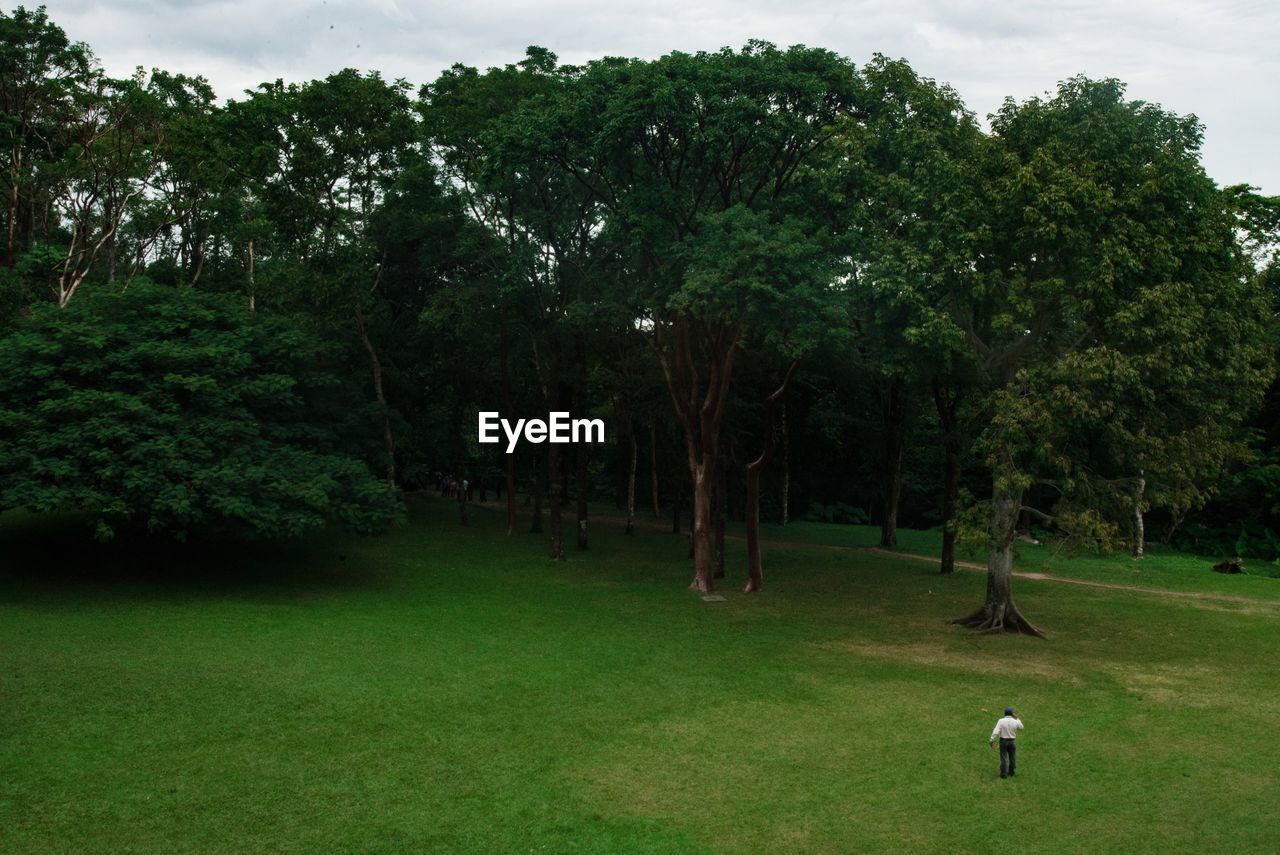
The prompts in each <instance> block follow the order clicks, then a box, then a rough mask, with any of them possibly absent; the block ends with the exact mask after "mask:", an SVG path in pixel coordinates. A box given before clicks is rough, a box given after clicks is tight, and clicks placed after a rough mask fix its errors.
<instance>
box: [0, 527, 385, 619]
mask: <svg viewBox="0 0 1280 855" xmlns="http://www.w3.org/2000/svg"><path fill="white" fill-rule="evenodd" d="M361 548H362V547H361V541H355V540H353V539H352V538H351V537H349V536H347V535H345V534H344V533H342V532H338V531H332V532H330V531H324V532H319V533H315V534H311V535H307V536H304V537H299V538H292V539H288V540H275V541H255V540H237V539H231V538H213V537H205V538H197V539H192V540H189V541H186V542H177V541H173V540H167V539H163V538H156V537H150V536H148V535H146V534H145V533H144V532H140V531H125V532H121V533H119V534H118V535H117V537H116V538H115V539H114V540H112V541H109V542H105V543H104V542H101V541H98V540H96V539H95V538H94V537H93V534H92V531H91V530H90V528H89V526H88V525H87V524H86V522H85V520H84V519H83V518H82V517H80V516H79V515H76V514H58V515H48V516H37V515H33V514H26V513H23V512H10V513H7V514H4V515H3V516H0V555H2V556H3V561H0V596H3V598H4V599H7V600H10V601H13V600H16V599H23V598H24V596H23V595H24V594H26V595H31V596H36V597H39V596H41V595H43V594H49V593H54V592H57V593H58V594H59V595H61V596H66V595H77V594H82V595H84V596H85V597H91V598H95V599H97V598H104V597H106V598H111V597H121V598H125V597H127V598H131V599H133V598H137V597H139V596H153V597H156V598H159V599H173V598H175V597H177V598H187V597H209V598H214V599H253V600H267V601H270V600H278V599H296V598H297V597H298V596H300V595H301V596H306V595H308V594H319V593H325V592H333V591H341V590H360V589H378V588H382V587H385V586H386V584H387V583H388V581H389V580H388V579H387V577H386V575H385V574H383V573H381V572H379V570H378V568H377V564H376V562H369V561H362V560H353V558H354V555H355V554H356V553H358V552H359V551H360V550H361Z"/></svg>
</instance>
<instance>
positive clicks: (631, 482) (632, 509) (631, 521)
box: [627, 423, 636, 534]
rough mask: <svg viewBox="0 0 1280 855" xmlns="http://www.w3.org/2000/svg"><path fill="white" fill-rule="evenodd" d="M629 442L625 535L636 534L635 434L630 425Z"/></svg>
mask: <svg viewBox="0 0 1280 855" xmlns="http://www.w3.org/2000/svg"><path fill="white" fill-rule="evenodd" d="M627 438H628V439H630V440H631V471H630V474H629V475H628V477H627V534H635V533H636V432H635V424H634V423H632V424H631V425H629V426H628V429H627Z"/></svg>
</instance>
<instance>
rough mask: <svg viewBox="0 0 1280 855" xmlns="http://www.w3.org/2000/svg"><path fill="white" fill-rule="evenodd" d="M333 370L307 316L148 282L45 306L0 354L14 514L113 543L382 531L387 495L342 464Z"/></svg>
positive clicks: (6, 480) (7, 495)
mask: <svg viewBox="0 0 1280 855" xmlns="http://www.w3.org/2000/svg"><path fill="white" fill-rule="evenodd" d="M329 357H330V353H329V351H328V350H327V348H326V347H325V346H324V345H323V344H322V343H321V342H320V340H319V339H318V338H317V337H316V336H315V335H314V334H312V333H311V332H308V331H307V329H306V328H305V326H304V325H302V324H301V323H300V322H299V321H298V320H296V319H294V318H289V317H286V316H280V315H275V316H263V315H259V316H256V317H255V316H251V315H249V314H247V313H246V312H245V311H244V309H243V307H242V306H241V305H240V304H239V303H238V302H235V301H233V300H232V299H230V298H229V297H226V296H220V295H213V294H205V293H201V292H198V291H193V290H190V289H186V288H180V289H174V288H168V287H161V286H157V285H153V284H151V283H148V282H145V281H141V280H140V281H138V282H135V283H134V284H133V286H131V287H130V288H129V290H128V291H127V292H125V293H123V294H121V293H112V292H107V291H106V290H105V289H104V290H97V291H90V292H87V293H86V294H85V295H84V296H82V297H81V298H80V299H78V300H76V301H75V302H74V303H72V304H70V305H69V306H67V307H66V308H65V309H63V310H62V311H61V312H59V311H57V310H56V309H55V308H54V307H52V306H44V307H41V308H40V309H39V310H37V311H36V312H35V313H34V314H33V316H31V317H30V318H27V319H24V321H23V323H22V324H21V325H20V326H19V327H18V328H17V329H16V330H15V331H14V332H12V333H11V334H10V335H9V336H7V337H6V338H4V339H3V340H0V402H3V403H2V404H0V508H14V507H23V508H27V509H29V510H32V511H38V512H52V511H66V510H76V511H81V512H84V513H86V514H88V515H89V517H90V518H91V519H92V520H93V521H94V522H95V523H96V525H97V531H98V534H99V536H102V537H109V536H111V535H112V534H113V533H114V532H115V531H116V530H117V529H118V528H120V527H121V526H135V527H143V528H145V529H146V530H147V531H148V532H151V533H156V534H164V535H168V536H172V537H177V538H183V537H185V536H187V535H188V534H191V533H196V532H222V533H229V534H238V535H249V536H254V537H285V536H294V535H298V534H300V533H302V532H304V531H308V530H311V529H316V528H319V527H321V526H323V525H326V524H328V523H331V522H340V523H344V524H346V525H348V526H350V527H351V528H353V529H355V530H358V531H374V530H376V529H378V528H380V527H381V526H382V524H383V523H384V522H385V519H386V496H385V492H384V490H383V488H382V487H381V486H380V485H379V483H378V481H377V479H376V478H374V477H373V476H372V475H371V474H370V472H369V470H368V469H367V467H366V466H365V465H364V463H362V462H360V461H359V460H356V459H353V458H351V457H349V456H347V455H346V454H345V453H344V450H343V442H342V433H341V431H340V429H339V426H341V425H342V424H343V423H344V421H345V419H344V417H343V415H342V413H343V412H344V410H345V409H346V408H347V407H348V401H347V400H346V399H345V398H344V396H343V394H342V388H341V387H340V386H338V385H337V384H336V382H335V379H334V377H333V376H332V374H330V373H329V372H328V371H327V370H326V368H325V366H326V364H327V363H328V362H329Z"/></svg>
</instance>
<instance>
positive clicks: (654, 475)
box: [649, 422, 662, 519]
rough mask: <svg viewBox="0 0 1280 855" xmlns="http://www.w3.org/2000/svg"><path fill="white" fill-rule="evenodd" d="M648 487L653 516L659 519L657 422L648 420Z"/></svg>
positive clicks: (660, 509) (660, 508)
mask: <svg viewBox="0 0 1280 855" xmlns="http://www.w3.org/2000/svg"><path fill="white" fill-rule="evenodd" d="M649 489H650V491H651V492H652V493H653V518H654V519H661V517H662V505H661V504H660V503H659V501H658V423H657V422H649Z"/></svg>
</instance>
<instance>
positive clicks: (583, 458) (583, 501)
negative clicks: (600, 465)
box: [573, 443, 590, 550]
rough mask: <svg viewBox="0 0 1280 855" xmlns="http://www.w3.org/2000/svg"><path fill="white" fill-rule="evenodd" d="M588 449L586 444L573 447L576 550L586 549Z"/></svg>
mask: <svg viewBox="0 0 1280 855" xmlns="http://www.w3.org/2000/svg"><path fill="white" fill-rule="evenodd" d="M588 448H590V446H588V445H587V444H586V443H579V444H578V445H576V446H575V447H574V450H573V457H574V462H575V463H576V464H577V470H578V471H577V481H578V490H577V493H578V496H577V498H578V549H579V550H582V549H586V548H587V484H588V478H587V462H588V460H587V454H588V452H587V449H588Z"/></svg>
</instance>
